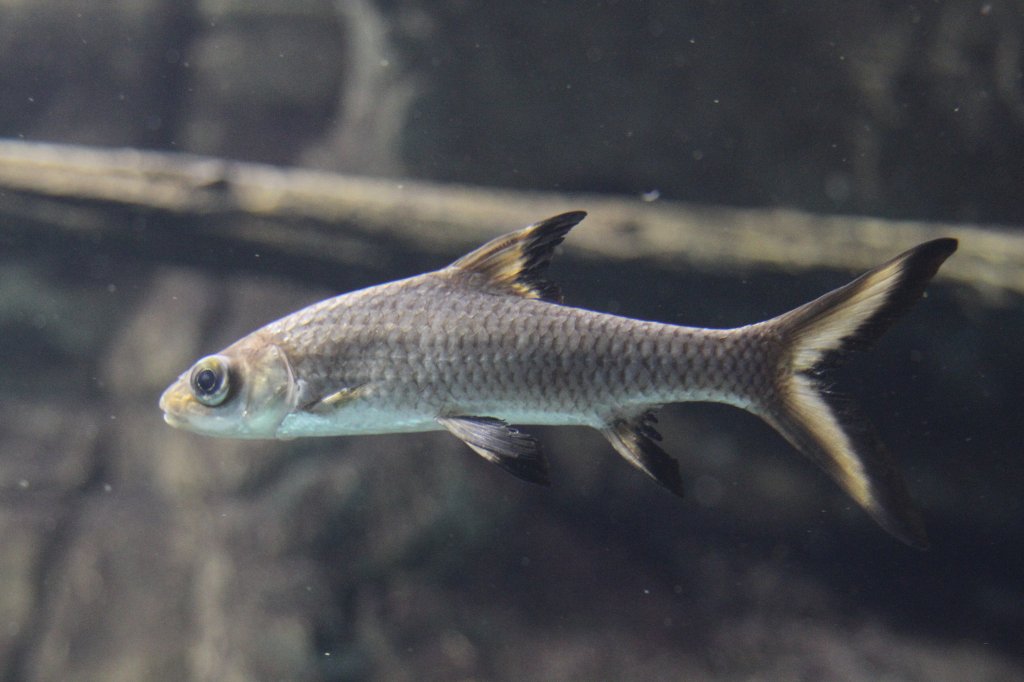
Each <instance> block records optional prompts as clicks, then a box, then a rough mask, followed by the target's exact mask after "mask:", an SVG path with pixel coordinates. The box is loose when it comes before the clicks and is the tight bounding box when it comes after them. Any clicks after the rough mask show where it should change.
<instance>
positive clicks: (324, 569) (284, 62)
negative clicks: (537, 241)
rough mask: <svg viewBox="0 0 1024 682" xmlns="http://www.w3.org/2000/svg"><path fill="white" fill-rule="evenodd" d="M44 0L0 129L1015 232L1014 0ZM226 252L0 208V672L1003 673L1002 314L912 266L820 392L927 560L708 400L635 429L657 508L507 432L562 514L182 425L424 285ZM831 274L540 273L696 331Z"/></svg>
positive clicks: (1018, 314)
mask: <svg viewBox="0 0 1024 682" xmlns="http://www.w3.org/2000/svg"><path fill="white" fill-rule="evenodd" d="M32 7H33V9H32V10H31V11H29V10H27V9H25V8H23V7H22V6H21V4H19V3H4V2H0V26H4V27H7V28H8V31H6V32H0V41H2V43H3V45H2V47H3V48H4V49H3V50H0V55H3V56H0V83H3V86H4V92H5V95H4V97H2V98H0V135H3V136H5V137H11V138H17V137H25V138H27V139H33V140H46V141H56V142H71V143H77V144H95V145H100V146H136V147H147V148H158V149H168V150H181V151H188V152H197V153H203V154H213V155H218V156H224V157H227V158H238V159H243V160H257V161H267V162H272V163H279V164H282V165H305V166H314V167H326V168H329V169H336V170H343V171H346V172H352V173H358V174H368V175H384V176H394V177H413V178H422V179H430V180H440V181H448V180H454V181H460V182H467V183H474V184H486V185H492V186H496V187H510V188H520V189H527V188H528V189H540V190H545V191H550V190H556V191H557V190H585V191H589V192H603V193H607V194H608V195H632V196H639V195H640V194H641V193H642V192H650V191H651V190H655V189H656V190H658V191H659V193H660V197H661V198H660V199H659V201H670V200H671V201H691V202H693V201H695V202H701V203H714V204H723V205H743V206H763V207H767V208H770V207H775V206H789V207H796V208H802V209H806V210H812V211H820V212H826V213H851V214H866V215H873V216H881V217H905V218H914V219H929V220H935V221H942V222H943V223H948V224H959V223H964V222H967V221H972V222H985V223H1000V224H1004V225H1010V226H1014V225H1019V224H1020V223H1021V222H1022V218H1024V212H1022V210H1021V208H1022V204H1021V203H1020V198H1019V188H1020V186H1021V182H1022V181H1024V177H1022V176H1024V168H1022V167H1021V164H1020V163H1019V160H1020V152H1021V150H1022V147H1024V123H1022V122H1024V118H1021V116H1020V113H1019V111H1020V104H1019V102H1020V98H1021V74H1020V68H1021V63H1022V59H1021V56H1020V53H1019V47H1014V46H1015V45H1018V43H1019V41H1017V42H1014V40H1015V38H1014V36H1019V35H1021V32H1022V31H1024V21H1022V20H1021V18H1020V16H1019V12H1018V13H1015V12H1013V10H1012V8H1011V7H1010V5H1007V4H999V3H992V4H986V3H981V4H979V5H962V4H960V3H952V2H950V3H935V4H931V5H928V6H927V7H912V6H906V7H903V6H892V5H891V4H887V3H867V4H860V5H858V6H857V8H845V9H844V8H842V7H831V8H828V9H827V10H824V9H822V6H820V5H818V4H812V3H784V4H783V5H776V6H773V8H771V9H767V8H765V7H762V5H761V4H754V3H751V4H749V5H743V4H740V5H734V6H728V7H726V6H720V5H718V4H714V3H691V4H689V5H686V6H685V7H682V6H678V3H669V2H650V3H641V4H633V3H597V2H595V3H564V4H559V5H554V4H547V3H538V4H536V5H535V6H531V7H525V8H523V7H520V8H516V9H512V8H511V6H510V8H509V9H496V8H495V7H491V6H485V5H482V4H477V3H455V2H452V3H439V4H437V5H431V4H427V3H417V2H390V1H389V2H377V3H373V2H353V3H350V4H347V3H339V4H337V5H336V4H333V3H329V2H313V1H309V2H298V3H288V4H285V3H282V4H281V6H280V7H278V6H277V5H273V3H270V4H266V5H263V4H260V5H257V4H256V3H244V2H243V3H236V4H231V5H224V6H223V7H219V6H218V7H214V6H212V5H210V6H206V5H202V4H189V3H186V4H182V5H180V6H179V5H174V6H173V7H172V6H164V5H162V4H159V3H155V2H139V3H136V5H134V6H133V9H132V10H131V11H129V10H128V9H126V8H122V9H118V8H115V7H110V8H101V7H96V8H91V9H87V10H83V12H82V13H80V14H75V15H74V16H71V15H69V14H68V13H67V12H66V11H65V10H64V9H63V6H61V5H58V4H56V3H48V2H40V3H35V4H33V6H32ZM268 8H269V9H268ZM1013 50H1017V52H1013ZM999 55H1002V56H999ZM26 202H27V204H26ZM26 205H28V206H30V207H35V208H34V209H32V210H27V209H26V208H25V207H26ZM582 208H587V207H586V206H583V207H582ZM44 209H45V210H44ZM47 216H50V217H51V218H47ZM68 216H71V217H68ZM86 217H87V218H89V220H85V218H86ZM536 217H537V218H542V217H544V216H541V215H538V216H536ZM236 218H237V217H235V219H236ZM89 221H92V222H89ZM72 224H74V225H77V226H78V227H77V228H76V229H69V225H72ZM110 226H116V227H118V228H123V229H119V230H117V231H116V236H114V235H115V232H113V231H111V230H109V229H106V228H108V227H110ZM507 227H508V229H514V228H516V227H518V225H508V226H507ZM216 229H217V225H216V220H215V219H210V218H208V217H207V218H201V217H200V218H197V219H195V220H192V219H189V218H186V219H182V218H181V217H175V216H172V215H168V214H164V213H161V212H159V211H150V210H141V209H130V208H129V209H126V208H124V207H122V206H119V205H118V204H117V202H116V201H114V202H95V201H75V200H66V201H56V202H55V201H53V200H49V199H47V200H42V199H39V198H38V197H36V196H34V195H32V194H31V193H27V192H16V191H12V190H10V189H7V188H6V185H5V186H4V187H0V354H2V355H0V357H3V358H4V360H3V361H2V362H0V394H2V400H0V613H3V618H2V621H3V624H2V625H0V680H4V681H7V680H10V681H12V682H13V681H15V680H19V681H20V680H53V679H82V680H139V679H145V680H182V679H195V680H236V679H237V680H249V679H259V680H264V679H267V680H270V679H282V680H292V679H310V680H316V679H324V680H343V679H344V680H348V679H386V680H404V679H408V680H420V679H480V680H490V679H494V680H506V679H508V680H524V679H537V680H563V679H564V680H583V679H586V680H592V679H607V680H626V679H629V680H634V679H635V680H640V679H643V680H648V679H659V680H680V679H683V680H685V679H722V680H741V679H742V680H751V679H758V680H760V679H765V680H769V679H771V680H777V679H787V680H788V679H806V680H814V679H832V680H876V679H899V680H962V679H972V680H1007V679H1016V678H1021V677H1024V655H1022V654H1024V652H1022V649H1021V644H1020V642H1021V641H1022V636H1024V585H1022V581H1021V577H1020V576H1021V575H1024V559H1022V558H1021V557H1022V556H1024V554H1022V552H1021V550H1022V547H1021V534H1020V528H1021V527H1022V526H1021V524H1022V522H1024V508H1022V505H1021V502H1020V491H1021V490H1022V489H1024V488H1022V486H1024V469H1022V466H1021V455H1022V452H1021V451H1022V445H1024V427H1022V426H1021V421H1020V407H1019V406H1020V398H1021V385H1022V380H1024V355H1022V354H1021V353H1020V350H1019V339H1020V338H1021V335H1022V333H1024V306H1022V302H1021V299H1020V296H1019V294H1014V293H1012V292H1011V293H1003V294H1002V295H999V296H994V295H992V294H993V292H992V291H991V290H986V289H984V288H977V287H972V286H969V285H968V284H965V283H962V282H961V283H954V282H952V281H950V280H943V277H942V275H941V274H940V277H939V278H938V280H937V282H936V284H935V285H934V286H933V287H932V288H931V289H930V290H929V295H928V297H927V299H926V300H924V301H922V303H921V304H919V305H918V306H917V307H916V308H915V309H914V310H913V311H912V312H911V314H910V315H908V317H907V318H906V319H905V320H902V321H901V322H900V323H899V324H898V325H897V326H896V327H894V328H893V330H891V331H890V332H889V333H888V334H887V335H886V337H884V339H883V340H882V341H881V342H880V343H879V344H878V346H877V348H875V349H874V350H873V351H872V352H870V353H868V354H865V355H862V356H858V357H857V358H855V359H853V361H852V362H851V364H850V365H849V366H848V367H847V368H846V369H845V371H844V372H843V373H842V375H841V376H840V378H839V383H840V385H841V387H842V388H843V389H844V390H846V391H847V392H849V393H851V394H852V395H854V396H855V397H856V398H857V400H858V402H860V404H861V406H862V408H863V411H864V412H866V413H867V414H868V416H869V417H870V419H871V421H872V422H873V423H874V424H875V425H876V427H877V429H878V431H879V433H880V435H881V437H882V439H883V440H884V441H885V442H886V443H887V444H888V446H889V447H890V449H891V450H892V452H893V453H894V456H895V458H896V459H897V461H898V462H899V464H900V467H901V469H902V471H903V472H904V475H905V476H906V478H907V481H908V484H909V487H910V488H911V491H912V493H913V495H914V497H915V499H916V500H917V501H918V503H919V504H920V506H921V508H922V510H923V513H924V516H925V519H926V523H927V526H928V531H929V535H930V538H931V541H932V547H931V549H930V550H929V551H927V552H919V551H916V550H912V549H910V548H907V547H905V546H903V545H901V544H900V543H899V542H898V541H896V540H894V539H892V538H891V537H889V536H888V535H886V534H885V533H884V532H883V531H882V530H880V529H879V528H878V527H877V526H875V525H874V523H873V522H872V521H871V520H870V519H869V518H868V517H867V516H866V515H865V514H864V513H863V512H861V511H860V510H859V509H857V508H855V505H853V504H852V503H851V502H850V501H849V500H847V499H846V498H845V497H844V496H843V495H842V494H841V493H840V492H839V491H838V489H837V488H835V486H834V485H832V484H831V482H829V481H828V480H827V479H826V477H825V476H824V475H823V474H821V473H820V472H818V471H817V470H815V469H814V468H813V466H811V465H810V464H809V463H807V462H805V461H803V460H801V459H800V458H799V456H798V455H797V454H796V453H794V452H793V451H792V449H791V448H790V447H789V446H788V445H787V444H786V443H785V442H784V441H783V440H782V439H781V438H779V437H778V436H776V435H775V434H773V433H772V432H771V431H770V430H769V429H768V428H767V427H766V426H764V425H763V424H761V423H760V422H758V421H757V420H756V419H755V418H753V417H750V416H749V415H745V414H743V413H740V412H739V411H737V410H733V409H728V408H724V407H721V406H710V405H684V406H671V407H669V408H667V409H666V410H665V411H664V414H663V416H662V420H661V431H662V433H663V434H664V436H665V447H666V449H667V450H668V451H669V452H671V453H672V454H673V455H674V456H676V457H677V459H678V460H679V462H680V465H681V469H682V472H683V475H684V480H685V481H686V488H687V493H688V495H687V498H686V499H685V500H683V501H680V500H678V499H676V498H674V497H672V496H671V495H668V494H666V493H664V491H662V490H661V489H659V488H658V487H657V486H655V485H653V484H652V483H651V482H650V481H648V480H647V479H645V478H644V477H643V476H642V475H640V474H638V473H637V472H635V471H634V470H632V469H631V468H630V467H629V466H628V465H627V464H625V463H624V462H622V461H621V460H620V459H619V458H618V457H617V456H616V455H615V454H614V453H613V452H612V451H611V450H610V448H609V447H608V446H607V444H606V442H605V441H604V440H603V439H602V438H601V437H600V436H599V435H598V434H596V433H593V432H590V431H588V430H585V429H576V428H536V429H531V432H533V433H535V434H536V435H537V436H538V437H539V438H540V439H541V440H542V441H543V442H544V445H545V448H546V451H547V452H548V454H549V456H550V459H551V460H552V467H553V471H552V479H553V485H552V487H551V488H538V487H533V486H529V485H526V484H524V483H522V482H520V481H517V480H515V479H514V478H512V477H510V476H508V475H507V474H506V473H504V472H502V471H500V470H499V469H498V468H496V467H493V466H491V465H489V464H487V463H486V462H484V461H482V460H481V459H480V458H478V457H476V456H475V455H473V454H472V453H471V452H469V451H468V450H467V449H466V448H465V447H464V446H462V445H461V444H459V443H457V442H455V441H454V440H453V439H451V438H450V437H448V436H447V435H446V434H430V435H425V436H419V435H400V436H399V435H396V436H379V437H367V438H351V439H324V440H299V441H292V442H288V443H265V442H234V441H215V440H211V439H204V438H200V437H197V436H193V435H190V434H186V433H181V432H178V431H174V430H172V429H170V428H169V427H167V426H165V425H164V424H163V422H162V421H161V418H160V414H159V411H158V410H157V408H156V399H157V397H158V395H159V392H160V391H161V390H162V389H163V388H164V386H165V385H166V384H167V383H169V382H170V380H171V379H173V377H175V376H176V375H177V374H178V373H179V372H180V371H181V370H182V369H183V368H184V367H186V366H187V365H188V363H190V362H191V361H192V360H193V359H195V358H196V357H199V356H200V355H203V354H205V353H208V352H211V351H214V350H216V349H218V348H220V347H222V346H223V345H225V344H226V343H228V342H230V341H232V340H234V339H235V338H237V337H239V336H240V335H242V334H244V333H246V332H248V331H250V330H251V329H253V328H254V327H256V326H259V325H261V324H263V323H265V322H267V321H269V320H272V319H275V318H276V317H278V316H280V315H282V314H285V313H287V312H289V311H291V310H294V309H296V308H297V307H299V306H301V305H304V304H306V303H309V302H312V301H315V300H318V299H320V298H322V297H324V296H326V295H328V294H331V293H334V292H338V291H345V290H349V289H354V288H357V287H361V286H365V285H369V284H373V283H376V282H379V281H386V280H388V279H392V278H396V277H401V276H405V275H410V274H415V273H416V272H418V271H421V270H423V269H425V268H429V267H439V266H442V265H444V264H445V263H446V258H447V257H440V256H436V255H425V254H424V253H419V252H409V251H407V250H404V249H403V247H402V246H401V245H400V244H398V245H396V244H395V243H393V242H392V241H383V240H382V241H381V242H380V244H379V251H374V253H379V254H380V255H379V257H375V258H374V259H372V261H368V262H366V263H365V264H361V265H360V264H357V265H355V266H351V265H350V266H346V267H339V266H337V265H335V264H332V263H331V262H330V261H329V259H327V258H316V257H310V258H298V257H295V256H289V255H287V254H286V253H284V252H282V251H274V250H273V249H269V250H262V252H261V253H259V254H258V255H257V253H256V252H255V251H254V249H253V247H252V246H249V245H246V244H245V243H242V242H237V241H232V239H231V238H230V236H216V237H212V236H211V233H214V232H216ZM280 229H287V226H284V227H281V228H280ZM579 229H581V230H582V229H585V224H584V226H582V227H581V228H579ZM938 230H939V228H937V231H938ZM126 234H127V235H129V237H127V238H126V237H125V236H124V235H126ZM1007 234H1008V235H1009V237H1008V241H1007V242H1006V244H1011V245H1013V244H1015V243H1016V242H1014V241H1013V239H1014V235H1015V234H1016V232H1015V229H1014V228H1013V227H1010V228H1008V229H1007ZM766 238H770V235H766ZM992 248H993V250H995V251H998V250H999V248H1000V247H998V246H993V247H992ZM438 251H439V252H443V251H444V248H441V247H439V249H438ZM1007 253H1010V251H1007ZM457 255H459V254H458V253H457V252H452V253H450V254H449V256H450V257H455V256H457ZM954 258H956V256H954ZM851 274H852V273H848V272H832V271H826V270H824V269H821V270H811V271H801V272H786V273H781V272H775V271H745V272H734V271H729V270H725V269H715V268H708V269H707V270H702V271H690V270H686V269H683V268H677V267H674V266H673V264H672V263H660V264H656V263H650V262H630V263H621V262H620V263H614V264H613V263H607V262H602V261H598V260H595V259H585V258H584V254H583V253H582V252H580V251H576V252H574V250H573V243H572V238H571V237H570V239H569V241H568V242H567V243H566V247H565V249H564V251H563V253H562V254H560V255H559V257H558V260H557V262H556V263H555V265H554V267H553V271H552V276H553V278H555V279H556V280H557V281H558V282H559V283H560V284H561V285H562V288H563V290H564V291H565V293H566V299H567V301H568V302H570V303H572V304H577V305H582V306H584V307H590V308H595V309H599V310H609V311H614V312H618V313H620V314H626V315H630V316H636V317H641V318H648V319H659V320H664V321H669V322H677V323H686V324H694V325H708V326H731V325H736V324H743V323H747V322H751V321H754V320H758V319H763V318H765V317H768V316H771V315H774V314H777V313H779V312H781V311H783V310H785V309H787V308H789V307H792V306H794V305H796V304H799V303H802V302H803V301H805V300H807V299H809V298H811V297H813V296H816V295H818V294H820V293H822V292H824V291H827V290H828V289H830V288H832V287H834V286H837V285H840V284H842V283H845V281H847V280H848V279H849V277H850V276H851Z"/></svg>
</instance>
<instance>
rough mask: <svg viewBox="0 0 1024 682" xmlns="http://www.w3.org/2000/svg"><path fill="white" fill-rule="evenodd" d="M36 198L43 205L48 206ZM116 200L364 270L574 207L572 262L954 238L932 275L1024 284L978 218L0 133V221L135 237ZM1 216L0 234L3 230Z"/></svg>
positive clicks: (839, 254)
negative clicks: (634, 192)
mask: <svg viewBox="0 0 1024 682" xmlns="http://www.w3.org/2000/svg"><path fill="white" fill-rule="evenodd" d="M48 202H49V203H48ZM111 208H115V209H129V210H138V211H145V212H147V213H153V212H157V213H160V214H168V215H171V216H176V217H177V218H178V220H177V221H174V222H173V224H187V223H188V222H189V221H190V220H192V221H194V222H197V223H198V224H200V225H201V228H202V230H205V231H212V232H214V233H216V236H218V237H221V238H227V239H232V240H238V241H240V242H245V243H247V244H251V245H255V246H258V247H259V248H264V249H274V250H277V251H280V252H284V253H287V254H291V255H294V256H298V257H304V256H315V257H317V258H321V259H323V258H326V259H329V260H331V261H334V262H338V263H341V264H357V263H363V264H365V261H366V258H367V257H368V253H370V249H373V248H374V245H375V244H380V243H381V242H382V240H384V241H385V242H387V243H389V244H393V245H396V246H400V247H402V248H406V249H415V250H417V251H420V252H425V253H428V254H439V255H443V256H446V257H450V256H453V255H455V254H457V253H459V252H461V251H463V250H465V249H466V248H468V247H470V246H472V245H475V244H477V243H479V242H481V241H483V240H485V239H488V238H490V237H492V236H494V235H495V234H498V233H500V232H503V231H508V230H511V229H514V228H517V227H519V226H522V225H525V224H528V223H531V222H533V221H535V220H538V219H541V218H544V217H547V216H549V215H551V214H554V213H558V212H561V211H566V210H571V209H585V210H587V211H589V213H590V217H589V218H588V219H587V222H586V229H584V230H579V231H578V232H577V233H575V235H574V246H575V247H577V248H578V249H579V250H578V251H576V253H580V252H583V255H584V257H585V256H586V255H587V254H589V255H591V256H593V257H600V258H605V259H636V258H645V259H651V260H654V261H656V262H657V263H658V264H659V266H660V267H663V268H665V269H672V268H677V267H700V268H704V269H722V268H731V269H746V270H751V269H758V268H785V269H788V270H795V269H801V268H837V269H844V270H856V269H863V268H867V267H871V266H873V265H877V264H878V263H880V262H882V261H883V260H886V259H888V258H890V257H892V256H893V255H895V254H896V253H898V252H899V251H901V250H903V249H905V248H908V247H910V246H912V245H913V244H916V243H918V242H921V241H925V240H927V239H930V238H934V237H938V236H954V237H958V238H960V240H961V247H960V251H959V253H958V254H957V257H956V258H954V259H952V260H951V261H950V263H949V264H947V266H946V267H945V268H943V271H942V276H943V277H944V278H953V279H955V280H958V281H960V282H962V283H966V284H970V285H972V286H973V287H975V288H976V289H979V290H982V291H985V292H989V293H993V294H1000V293H1009V292H1013V293H1017V294H1024V235H1022V234H1020V233H1015V232H1011V231H1008V230H1001V229H996V228H990V227H980V226H971V225H949V224H940V223H923V222H911V221H893V220H882V219H875V218H860V217H849V216H820V215H811V214H808V213H803V212H800V211H795V210H788V209H734V208H711V207H699V206H692V205H685V204H677V203H672V202H665V201H660V202H656V203H647V202H644V201H641V200H638V199H633V198H624V197H608V196H600V195H586V194H572V195H564V194H555V193H540V192H519V191H509V190H496V189H484V188H479V187H468V186H460V185H439V184H431V183H426V182H420V181H411V180H392V179H377V178H365V177H356V176H349V175H335V174H330V173H322V172H315V171H308V170H302V169H293V168H279V167H272V166H267V165H260V164H250V163H242V162H235V161H227V160H223V159H214V158H206V157H198V156H190V155H184V154H176V153H167V152H151V151H140V150H135V149H123V150H111V149H98V148H88V147H78V146H69V145H56V144H44V143H34V142H22V141H13V140H3V141H0V215H3V214H6V215H7V216H9V217H22V218H26V217H27V218H29V219H30V220H33V221H34V223H35V224H36V225H37V226H38V225H54V226H58V227H60V228H63V229H72V230H79V231H82V230H84V231H89V232H101V233H103V234H104V235H105V236H107V237H112V238H117V237H119V236H121V237H124V238H125V239H133V240H137V239H138V235H137V234H133V233H132V229H133V228H132V225H131V224H130V221H124V220H120V221H117V220H111V221H104V220H103V219H102V215H103V211H104V210H109V209H111ZM8 222H9V221H8V220H5V221H4V223H5V224H0V230H4V229H8V228H9V227H10V225H8V224H6V223H8Z"/></svg>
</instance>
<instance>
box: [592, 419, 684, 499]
mask: <svg viewBox="0 0 1024 682" xmlns="http://www.w3.org/2000/svg"><path fill="white" fill-rule="evenodd" d="M656 422H657V419H656V418H655V416H654V414H653V413H652V412H644V413H642V414H639V415H635V416H632V417H620V418H616V419H613V420H612V421H610V422H609V423H608V424H607V425H606V426H605V427H604V428H603V429H601V433H603V434H604V436H605V438H607V439H608V442H609V443H611V444H612V447H613V448H615V449H616V451H618V453H619V454H620V455H622V456H623V457H624V458H625V459H626V461H627V462H629V463H630V464H632V465H633V466H635V467H636V468H637V469H639V470H640V471H642V472H644V473H645V474H647V475H648V476H650V477H651V478H653V479H654V480H655V481H657V482H658V483H660V484H661V485H663V486H665V487H666V488H668V489H669V490H671V491H672V492H673V493H675V494H676V495H679V496H680V497H682V496H683V479H682V477H681V476H680V475H679V464H678V462H676V461H675V460H674V459H672V457H671V456H670V455H669V454H668V453H667V452H665V451H664V450H662V449H661V446H660V445H658V443H657V442H656V441H660V440H661V434H660V433H658V431H657V429H655V428H654V423H656Z"/></svg>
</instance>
